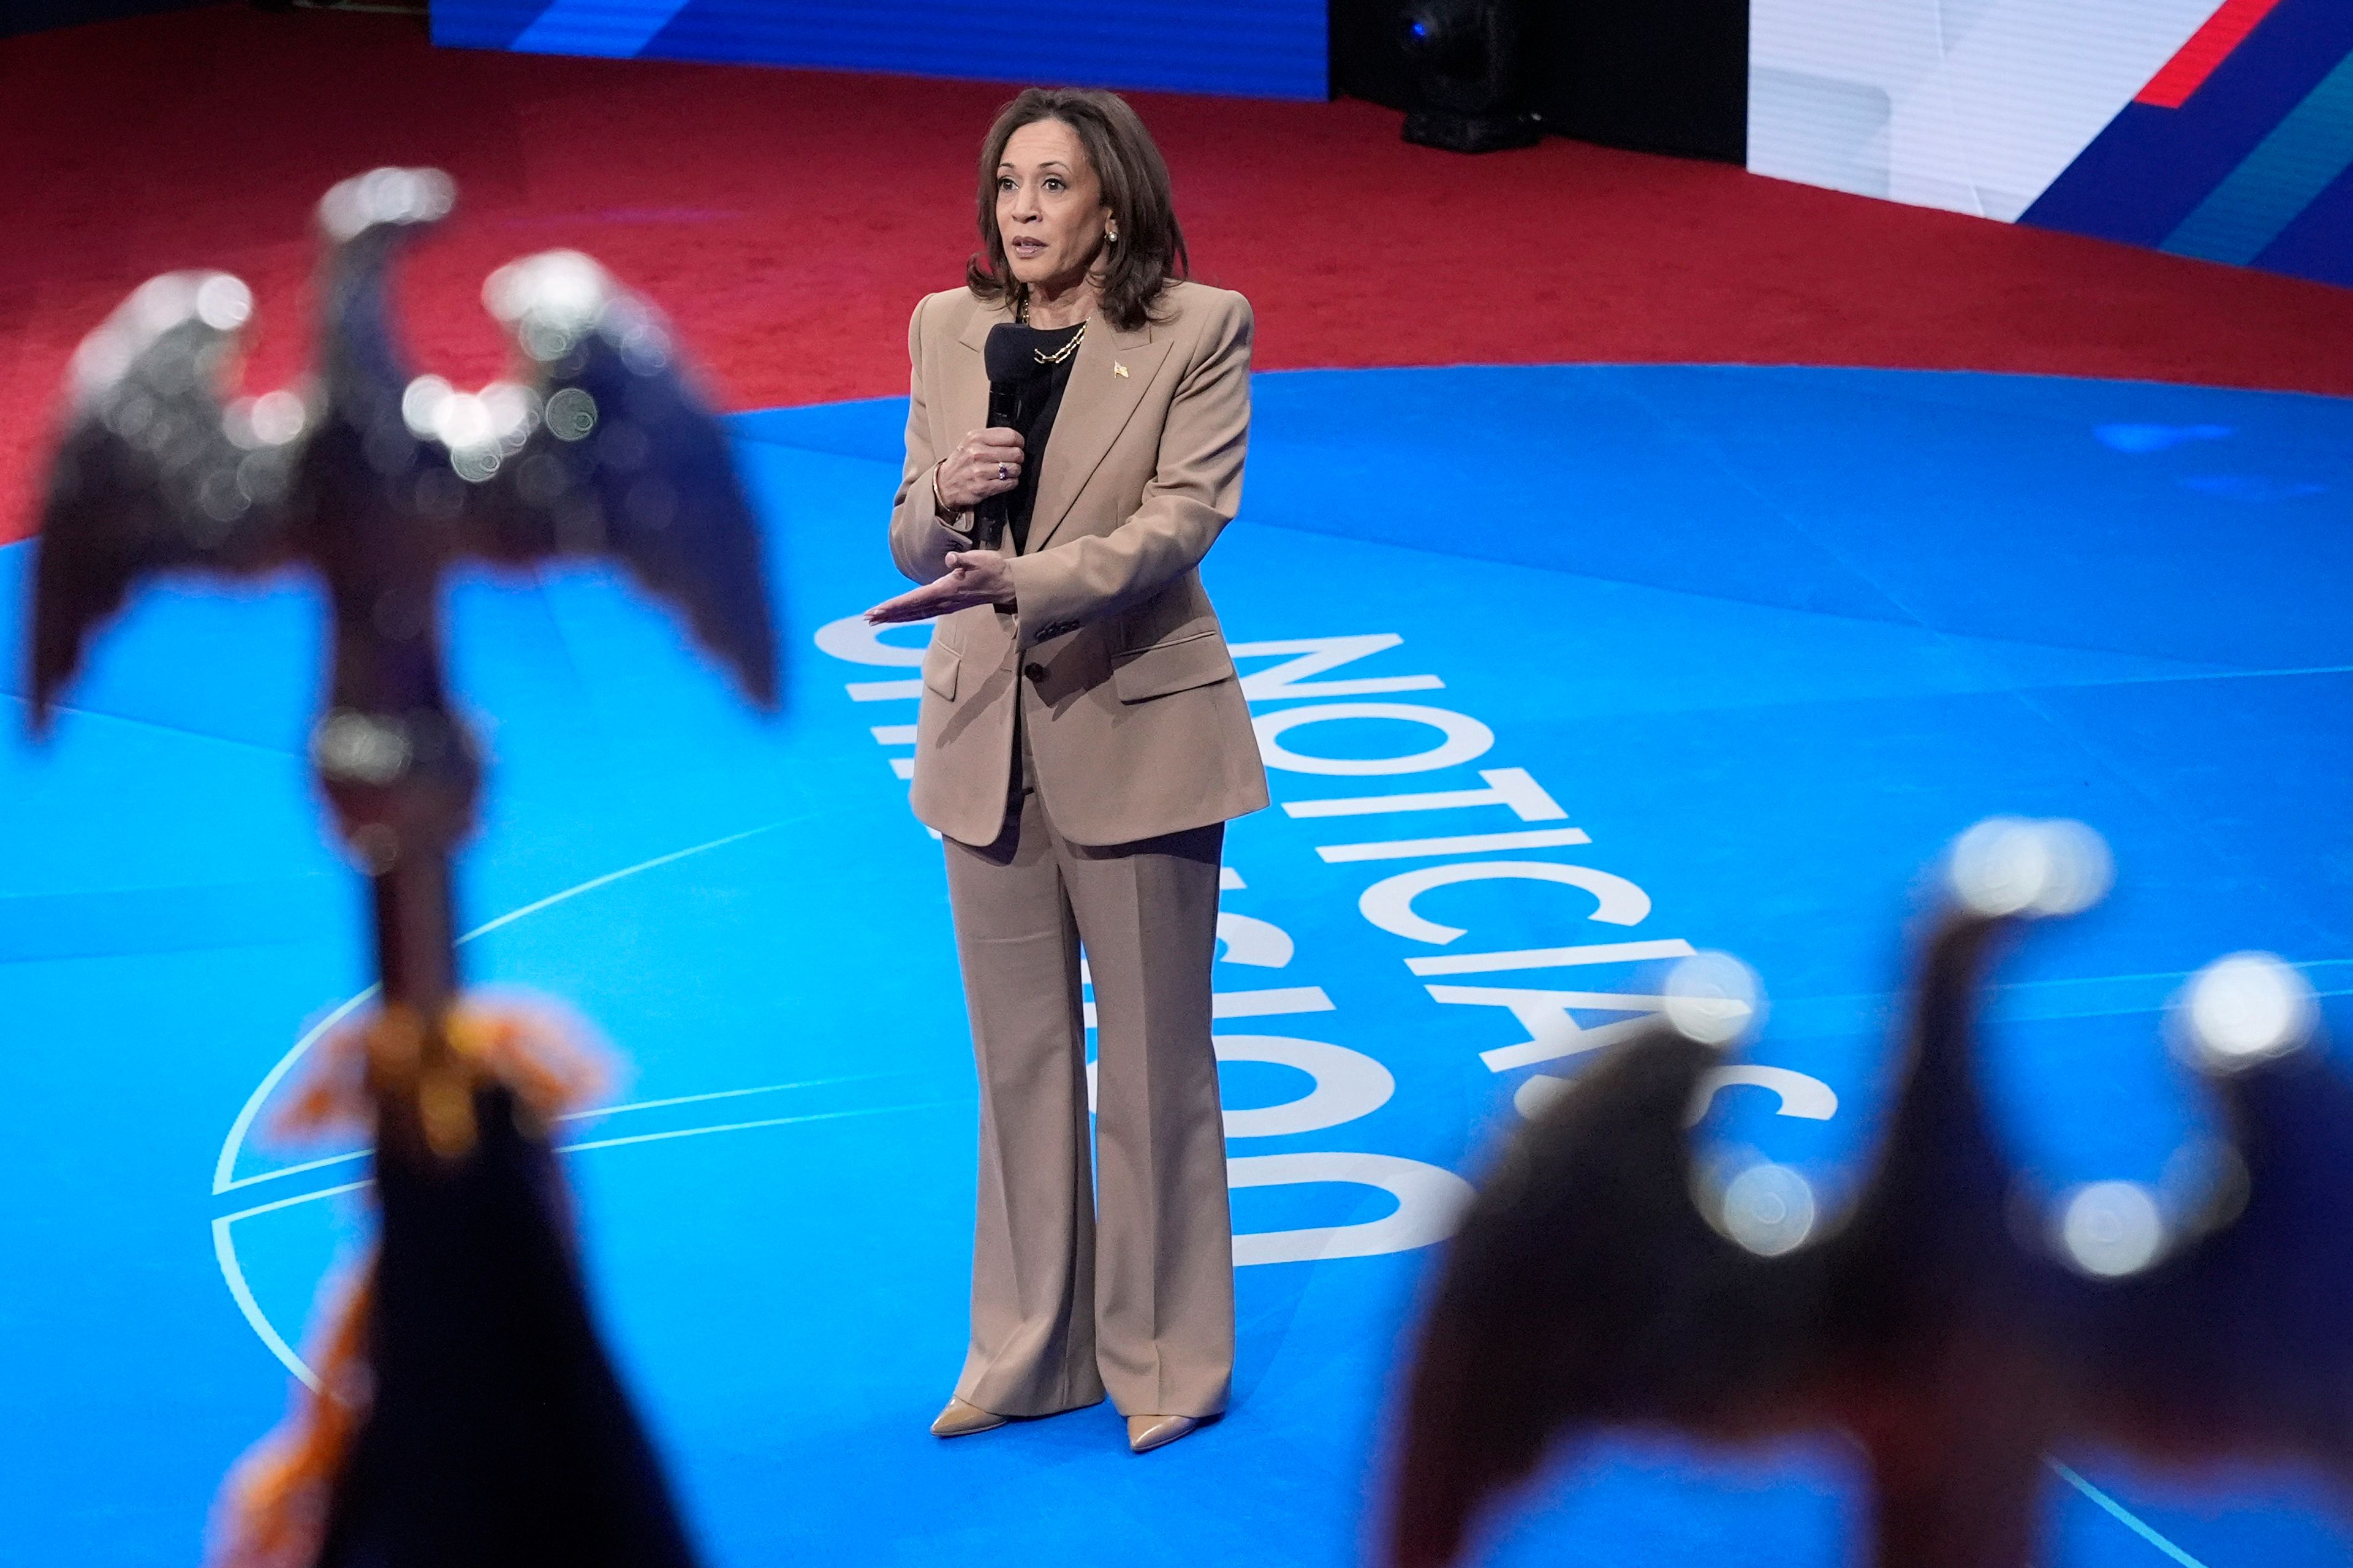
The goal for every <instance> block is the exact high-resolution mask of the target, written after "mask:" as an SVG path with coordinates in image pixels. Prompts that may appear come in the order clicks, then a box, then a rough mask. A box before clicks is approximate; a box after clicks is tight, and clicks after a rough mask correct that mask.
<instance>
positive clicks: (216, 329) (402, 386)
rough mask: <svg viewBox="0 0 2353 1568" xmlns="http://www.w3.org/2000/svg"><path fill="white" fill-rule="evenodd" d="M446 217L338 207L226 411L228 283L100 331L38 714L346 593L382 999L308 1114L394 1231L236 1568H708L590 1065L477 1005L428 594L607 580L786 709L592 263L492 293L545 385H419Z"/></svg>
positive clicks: (362, 816) (666, 405)
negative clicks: (112, 652)
mask: <svg viewBox="0 0 2353 1568" xmlns="http://www.w3.org/2000/svg"><path fill="white" fill-rule="evenodd" d="M454 195H455V193H454V189H453V187H452V186H451V184H450V182H449V180H448V177H447V176H445V175H443V174H439V173H438V171H434V170H430V169H378V170H375V172H373V173H371V174H363V175H361V176H359V177H358V178H356V179H352V180H346V181H344V182H343V184H339V185H337V186H335V187H334V188H333V189H332V190H331V191H330V192H328V193H327V195H326V197H325V198H324V199H323V200H322V202H321V203H320V205H319V226H320V229H321V231H322V238H323V240H324V257H323V265H322V278H321V289H320V296H321V300H322V317H323V319H322V321H321V324H320V332H319V342H320V345H321V363H320V366H319V370H318V374H317V376H316V378H315V379H314V380H313V381H312V382H311V383H309V384H305V385H304V386H302V387H301V388H300V389H293V388H289V389H281V390H279V391H275V392H271V393H268V394H265V395H262V396H259V397H255V398H244V399H238V400H237V401H234V402H227V403H225V402H224V401H223V396H222V394H223V392H224V389H225V384H226V383H227V381H228V380H229V378H230V372H231V370H232V368H233V365H234V361H235V356H236V353H237V344H238V341H239V334H240V332H241V331H242V329H243V328H244V326H245V324H246V322H247V321H248V318H249V317H250V315H251V313H252V305H253V300H252V295H251V294H250V292H249V291H248V289H246V287H245V285H244V284H243V283H241V282H239V281H238V280H237V279H235V278H232V277H230V276H228V275H227V274H226V273H219V272H180V273H171V274H167V275H165V276H164V277H162V278H158V279H153V280H152V281H150V282H149V283H147V284H145V285H143V286H142V288H141V289H139V290H138V291H137V292H136V293H134V294H132V296H131V298H130V299H129V300H126V301H125V302H124V303H123V305H122V306H121V309H119V310H116V311H115V313H114V315H113V316H112V317H111V318H110V319H109V320H108V321H107V322H106V323H105V324H104V325H103V326H101V327H100V329H99V330H98V331H95V332H93V333H91V334H90V337H89V338H88V339H87V340H86V341H85V342H83V344H82V346H81V349H80V351H79V353H77V354H76V355H75V359H74V370H73V378H72V381H71V383H70V384H69V408H68V414H67V419H66V423H65V429H64V433H63V437H62V438H61V440H60V442H59V445H58V453H57V457H56V459H55V461H54V463H53V465H52V468H51V473H50V481H49V489H48V497H47V505H46V508H45V510H44V513H43V517H42V531H41V539H40V544H39V560H38V564H37V571H36V574H35V588H34V595H35V600H34V605H33V615H32V617H31V622H32V631H33V635H32V646H31V648H30V650H29V652H30V660H29V662H30V667H31V677H32V679H31V682H30V686H31V695H32V713H33V721H34V724H35V727H36V729H37V730H39V729H46V728H47V725H48V724H49V723H50V721H52V719H53V717H54V716H55V713H56V710H57V702H58V697H59V695H60V694H61V692H62V691H63V689H64V688H65V686H66V684H67V683H68V681H69V680H70V679H71V678H72V677H73V675H74V674H75V672H76V671H77V670H78V669H79V668H80V666H81V664H82V661H83V659H84V657H85V655H86V653H87V651H88V647H89V644H90V639H91V637H93V636H94V634H95V633H96V631H97V629H98V628H99V627H100V625H102V624H103V623H104V622H105V621H106V620H107V619H108V618H109V617H111V616H112V615H113V614H114V613H115V612H116V610H117V609H119V608H120V607H121V605H122V604H123V602H124V601H125V599H126V598H127V597H128V595H130V594H131V593H132V591H133V590H134V589H136V588H137V587H139V586H140V585H142V584H143V583H144V582H145V581H147V580H148V579H149V578H152V577H153V576H156V575H159V574H165V573H172V572H203V573H208V574H225V575H253V574H262V573H267V572H271V571H275V570H278V569H280V568H282V567H287V566H302V567H307V568H309V569H311V571H313V572H315V573H316V574H317V575H318V577H319V579H320V581H321V583H322V585H323V587H324V588H325V590H326V596H327V599H328V601H329V604H330V605H331V606H332V639H331V641H332V648H333V653H332V668H331V669H330V671H329V679H328V690H329V695H328V708H327V711H326V712H325V713H324V714H323V715H322V717H321V719H320V721H319V722H318V725H317V727H316V729H315V730H314V731H313V732H312V735H311V748H310V749H311V762H312V763H313V765H314V766H315V768H316V771H317V774H318V780H319V784H320V786H321V789H322V793H323V794H324V795H326V797H327V800H328V802H329V804H330V805H332V808H333V811H334V815H335V818H336V823H337V826H338V827H339V828H340V830H341V833H342V837H343V843H344V846H345V847H346V848H347V849H348V851H349V852H350V855H351V858H352V859H353V862H354V863H355V864H356V865H357V866H358V867H359V868H360V869H361V870H362V871H364V873H365V874H366V876H367V878H368V879H369V883H370V892H371V896H372V899H373V912H374V915H375V939H376V959H377V972H378V974H379V976H380V987H379V990H380V1002H381V1006H380V1008H379V1010H378V1011H376V1012H375V1014H373V1015H372V1016H369V1017H367V1018H366V1019H364V1021H363V1022H362V1023H361V1024H359V1025H358V1026H355V1027H353V1028H352V1029H350V1030H347V1031H345V1032H344V1033H343V1035H341V1036H339V1037H336V1038H335V1039H334V1040H332V1041H331V1042H330V1043H329V1045H328V1047H327V1049H326V1051H325V1052H324V1055H325V1058H326V1060H325V1061H324V1062H323V1064H322V1070H321V1072H320V1075H319V1077H318V1078H317V1079H316V1080H315V1081H314V1082H313V1083H312V1084H311V1087H310V1089H309V1090H308V1092H307V1093H306V1094H305V1096H304V1097H303V1099H302V1101H301V1104H300V1105H299V1106H298V1107H297V1112H296V1116H297V1119H298V1120H300V1121H307V1122H310V1123H311V1124H313V1125H318V1124H323V1123H324V1122H327V1121H334V1120H344V1121H352V1122H355V1123H357V1124H359V1125H360V1126H361V1127H363V1128H364V1129H365V1130H366V1131H367V1132H368V1133H370V1134H372V1136H373V1140H374V1143H375V1156H374V1164H373V1174H374V1178H375V1180H374V1186H375V1199H376V1203H377V1205H378V1207H379V1210H380V1212H381V1215H382V1221H383V1223H382V1232H381V1237H380V1242H379V1246H378V1247H377V1251H376V1255H375V1258H374V1259H373V1261H372V1263H371V1264H370V1266H369V1268H368V1271H367V1275H366V1278H365V1279H364V1281H363V1282H362V1283H361V1284H360V1285H359V1286H358V1287H357V1288H356V1289H353V1291H352V1292H351V1293H350V1295H349V1297H348V1299H347V1300H346V1302H345V1303H344V1306H343V1310H342V1311H341V1313H340V1314H339V1315H338V1316H337V1317H336V1318H335V1319H334V1320H332V1327H331V1328H330V1330H329V1331H328V1332H327V1333H326V1334H325V1335H324V1336H323V1341H324V1343H323V1351H322V1353H321V1356H320V1361H321V1364H320V1366H319V1368H318V1369H317V1372H316V1373H315V1374H314V1375H315V1377H316V1382H315V1384H314V1385H313V1386H311V1387H310V1388H308V1389H305V1390H298V1391H297V1394H296V1408H295V1411H294V1414H293V1415H292V1417H291V1418H290V1421H289V1422H288V1425H287V1428H286V1430H285V1431H284V1433H283V1434H281V1435H280V1437H278V1438H277V1439H275V1440H273V1441H272V1442H271V1443H269V1444H267V1445H265V1446H264V1447H262V1448H261V1449H259V1450H258V1451H257V1452H256V1454H255V1455H254V1456H253V1457H252V1458H251V1459H249V1460H248V1462H247V1464H246V1465H245V1466H243V1467H241V1468H240V1470H239V1472H238V1473H237V1475H236V1476H235V1477H233V1478H232V1482H231V1486H230V1489H229V1494H228V1508H227V1514H226V1518H225V1520H224V1527H225V1530H224V1533H225V1541H224V1542H223V1549H222V1557H223V1559H224V1561H225V1563H227V1564H230V1565H233V1568H314V1565H316V1568H328V1565H332V1568H344V1565H348V1568H558V1565H561V1568H687V1565H688V1564H689V1563H691V1562H692V1560H693V1552H692V1551H691V1547H690V1545H689V1543H688V1541H687V1537H686V1533H685V1531H684V1529H683V1527H682V1526H681V1522H680V1520H679V1518H678V1514H677V1510H676V1509H675V1508H674V1506H673V1505H672V1502H671V1500H670V1491H669V1487H668V1484H667V1482H666V1481H665V1480H664V1479H663V1476H662V1473H661V1468H660V1466H659V1463H658V1462H657V1459H656V1458H655V1455H654V1451H653V1448H652V1447H651V1445H650V1444H649V1442H648V1441H647V1438H646V1436H645V1434H644V1432H643V1430H642V1429H641V1428H640V1426H639V1425H638V1418H637V1415H636V1414H635V1412H634V1410H633V1409H632V1408H631V1405H630V1403H629V1400H628V1395H627V1394H626V1393H625V1392H624V1390H623V1389H622V1387H621V1384H620V1382H619V1379H618V1378H617V1376H616V1375H615V1373H614V1370H613V1367H612V1364H611V1363H610V1361H609V1360H608V1359H607V1356H606V1353H605V1350H604V1346H603V1344H602V1342H600V1340H599V1339H598V1336H597V1333H596V1327H595V1324H594V1322H593V1321H592V1319H591V1317H590V1313H589V1310H588V1304H587V1300H586V1292H585V1290H584V1289H583V1285H582V1280H581V1275H580V1268H579V1260H578V1258H577V1257H576V1256H575V1240H574V1231H573V1226H572V1215H571V1209H570V1204H569V1201H568V1199H567V1196H566V1194H565V1187H564V1184H563V1180H562V1177H561V1175H560V1173H559V1172H558V1171H557V1169H556V1165H555V1161H554V1152H553V1151H552V1149H551V1148H550V1145H549V1142H548V1131H549V1127H550V1124H551V1122H552V1121H553V1119H554V1117H555V1116H557V1115H558V1114H560V1113H561V1112H563V1111H564V1110H567V1109H569V1108H571V1107H574V1106H575V1105H577V1104H578V1103H580V1101H581V1100H583V1099H584V1098H585V1097H586V1094H587V1093H588V1092H589V1091H590V1089H591V1088H592V1087H593V1083H594V1077H595V1075H594V1074H593V1073H592V1072H591V1071H590V1070H589V1068H588V1067H587V1064H586V1058H585V1056H584V1055H583V1053H582V1052H581V1051H580V1050H579V1048H578V1047H576V1046H575V1043H574V1042H573V1040H572V1039H571V1038H570V1037H569V1032H568V1031H566V1030H565V1029H564V1028H563V1027H561V1026H558V1025H556V1024H555V1023H554V1021H553V1020H551V1019H548V1018H543V1017H541V1016H535V1015H533V1014H531V1013H528V1012H525V1011H522V1010H519V1009H515V1008H511V1007H510V1008H492V1007H488V1006H484V1005H478V1004H475V1003H472V1002H470V1001H467V1000H464V999H462V998H461V997H460V994H459V977H458V968H457V944H456V934H455V929H454V925H453V921H454V912H453V911H454V908H455V900H454V897H453V893H452V878H451V861H452V858H453V856H454V854H455V851H456V848H457V847H458V845H459V843H460V842H461V841H462V840H463V839H464V838H465V837H467V835H468V834H470V832H471V830H472V827H473V824H474V819H475V810H476V805H477V803H478V801H479V798H480V785H481V773H482V763H481V757H480V748H479V747H478V745H477V744H476V742H475V740H474V737H473V735H472V733H471V732H470V730H469V728H468V726H467V725H466V723H465V722H464V721H463V720H462V719H461V718H460V717H459V715H458V713H457V712H456V711H455V710H453V708H452V705H451V703H450V701H449V697H448V688H447V681H446V679H445V678H444V670H443V658H442V654H443V650H442V646H441V640H442V639H441V634H440V614H441V610H440V606H441V585H442V578H443V577H444V575H445V574H447V573H448V571H449V570H450V569H452V568H453V567H456V566H459V565H461V564H463V563H467V562H487V563H491V564H494V565H503V566H511V567H530V566H533V565H535V564H536V563H539V562H541V561H544V560H547V559H550V558H555V557H565V556H572V557H580V556H598V557H607V558H610V559H613V560H616V561H617V562H618V563H620V564H622V565H624V566H626V567H627V568H628V570H629V571H630V572H631V573H632V574H634V575H635V577H636V578H637V580H638V584H640V585H641V586H643V587H645V588H646V589H648V590H649V592H651V593H652V594H654V595H657V596H658V597H660V598H662V599H664V600H666V601H667V602H668V603H669V604H670V606H671V607H672V608H674V609H675V610H677V611H678V612H679V613H680V615H681V617H682V618H683V619H685V620H686V621H687V622H688V624H689V625H690V626H691V627H692V628H693V630H694V631H695V633H696V634H697V636H698V637H700V638H701V640H702V643H703V644H704V646H705V647H707V648H709V649H710V650H711V651H712V653H713V654H715V655H716V656H717V657H718V658H720V659H722V660H723V662H724V663H725V664H726V665H727V666H728V668H730V670H731V671H732V673H733V675H734V676H735V678H736V679H737V681H738V683H739V684H740V685H741V686H742V688H743V689H744V692H745V693H746V694H747V695H748V696H749V697H751V698H752V699H753V700H754V701H755V702H758V703H761V704H763V705H773V704H774V702H775V700H776V689H777V677H776V633H775V628H774V626H772V625H771V623H770V618H769V614H768V598H767V592H766V585H765V581H764V572H763V563H762V553H761V546H760V538H759V533H758V530H757V527H756V525H755V523H754V520H753V516H752V512H751V509H750V506H749V504H748V503H747V501H746V500H745V498H744V491H743V487H742V485H741V483H740V482H739V481H738V479H736V476H735V473H734V469H733V465H732V463H731V461H730V459H729V457H728V452H727V446H726V439H725V436H724V433H723V430H722V428H721V426H719V423H718V421H717V419H716V417H715V416H713V415H712V412H711V410H710V407H709V405H708V404H707V403H706V402H705V401H704V400H703V399H702V396H701V395H700V394H699V393H698V392H697V390H696V389H695V387H694V385H693V384H692V382H691V378H690V377H689V376H688V375H687V374H685V372H684V370H683V368H682V367H681V364H680V363H679V357H678V352H677V349H676V346H675V344H674V343H673V342H672V341H671V339H670V334H669V331H668V330H667V328H666V327H665V326H664V324H663V323H662V321H661V320H660V318H659V315H657V314H656V312H655V311H654V310H652V308H651V307H650V306H649V305H648V304H647V303H646V302H645V301H643V300H639V299H638V297H637V296H635V295H633V294H631V293H629V292H628V290H627V289H622V288H620V287H619V286H618V285H617V284H616V283H615V282H614V281H613V280H612V279H610V278H609V277H607V275H606V274H605V272H604V271H603V269H602V268H598V267H597V266H596V263H595V262H593V261H590V260H589V259H588V258H586V257H585V256H579V255H576V254H574V253H571V252H565V251H553V252H549V253H546V254H544V255H541V256H536V257H531V258H525V259H524V260H522V261H518V262H515V263H513V264H512V265H510V266H508V267H505V268H501V269H500V270H499V271H498V272H497V273H495V274H493V275H492V276H491V280H490V283H489V286H488V288H487V289H486V291H485V298H486V302H487V303H488V304H489V305H490V307H491V310H492V312H493V313H494V314H495V315H497V316H498V317H499V318H500V320H501V321H502V322H503V323H504V325H505V326H506V327H507V329H508V331H510V333H511V334H512V337H513V339H514V342H515V347H516V349H517V351H518V363H519V366H520V367H521V369H522V372H523V377H524V378H523V379H521V380H517V381H513V382H499V383H494V384H491V386H488V387H486V388H484V389H483V390H482V391H481V392H480V393H461V392H459V391H458V390H457V389H455V388H453V387H451V386H450V385H449V384H448V383H447V382H445V381H443V380H441V379H440V378H438V377H437V376H431V375H412V374H410V372H409V369H408V367H407V366H406V363H404V356H403V355H402V353H401V352H400V347H399V343H398V342H397V340H396V336H395V334H394V333H393V331H392V328H391V321H390V312H389V308H388V304H387V283H386V276H387V273H388V271H389V269H390V267H391V262H392V258H393V257H394V256H395V255H396V252H397V251H398V250H399V249H400V248H401V247H403V246H404V245H406V243H408V242H409V241H410V240H412V239H413V238H415V237H417V235H419V234H422V233H424V232H425V231H427V229H429V228H431V227H432V226H434V225H436V224H438V222H439V221H440V220H441V219H442V218H443V217H444V216H446V215H447V214H448V211H449V208H450V205H451V202H452V200H453V198H454Z"/></svg>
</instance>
